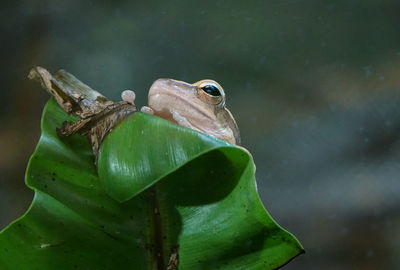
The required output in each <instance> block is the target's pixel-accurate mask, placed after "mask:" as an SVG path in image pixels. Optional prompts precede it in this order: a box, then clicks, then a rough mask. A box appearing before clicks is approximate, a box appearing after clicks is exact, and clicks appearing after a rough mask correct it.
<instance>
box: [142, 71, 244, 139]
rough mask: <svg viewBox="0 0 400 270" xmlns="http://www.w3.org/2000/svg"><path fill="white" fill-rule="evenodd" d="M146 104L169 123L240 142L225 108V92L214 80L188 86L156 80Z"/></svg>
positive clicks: (236, 130) (235, 126) (237, 130)
mask: <svg viewBox="0 0 400 270" xmlns="http://www.w3.org/2000/svg"><path fill="white" fill-rule="evenodd" d="M148 105H149V107H150V108H151V109H152V110H153V111H154V114H155V115H157V116H160V117H162V118H164V119H167V120H169V121H171V122H174V123H177V124H179V125H181V126H185V127H189V128H192V129H195V130H198V131H202V132H204V133H207V134H209V135H212V136H214V137H217V138H220V139H222V140H225V141H227V142H229V143H232V144H239V143H240V136H239V129H238V127H237V125H236V122H235V119H234V118H233V116H232V114H231V113H230V112H229V110H228V109H227V108H226V107H225V92H224V89H223V88H222V87H221V85H219V84H218V83H217V82H216V81H213V80H201V81H198V82H196V83H194V84H190V83H186V82H183V81H177V80H172V79H158V80H157V81H155V82H154V83H153V85H152V86H151V88H150V91H149V101H148Z"/></svg>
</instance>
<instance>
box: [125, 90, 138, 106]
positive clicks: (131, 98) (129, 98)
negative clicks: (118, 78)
mask: <svg viewBox="0 0 400 270" xmlns="http://www.w3.org/2000/svg"><path fill="white" fill-rule="evenodd" d="M121 98H122V100H123V101H126V102H129V103H131V104H132V105H135V98H136V94H135V92H133V91H132V90H125V91H123V92H122V93H121Z"/></svg>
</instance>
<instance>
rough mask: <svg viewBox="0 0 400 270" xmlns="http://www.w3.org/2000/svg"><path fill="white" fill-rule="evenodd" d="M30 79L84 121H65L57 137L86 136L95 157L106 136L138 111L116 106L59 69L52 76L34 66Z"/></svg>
mask: <svg viewBox="0 0 400 270" xmlns="http://www.w3.org/2000/svg"><path fill="white" fill-rule="evenodd" d="M28 78H29V79H33V80H36V81H39V82H40V84H41V85H42V87H43V88H44V89H45V90H46V91H47V92H49V93H50V94H51V95H52V96H53V97H54V98H55V100H56V101H57V103H58V104H59V105H60V107H61V108H62V109H63V110H64V111H65V112H66V113H68V114H71V113H72V114H74V115H77V116H79V117H80V118H81V119H80V120H78V121H77V122H73V123H67V122H65V123H64V124H63V125H62V127H61V128H60V129H57V133H58V135H59V136H70V135H72V134H75V133H79V134H81V135H86V136H87V137H88V138H89V141H90V143H91V145H92V149H93V153H94V154H95V156H96V157H97V154H98V150H99V147H100V145H101V142H102V141H103V139H104V137H105V136H106V135H107V133H108V132H109V131H111V129H112V128H113V127H115V126H116V125H117V124H118V123H119V122H120V121H122V120H123V119H124V118H126V117H127V116H128V115H130V114H131V113H134V112H136V111H137V108H136V106H135V105H132V104H130V103H128V102H125V101H120V102H116V103H114V102H113V101H111V100H109V99H107V98H106V97H105V96H103V95H102V94H100V93H99V92H97V91H95V90H93V89H92V88H90V87H89V86H87V85H86V84H84V83H82V82H81V81H79V80H78V79H77V78H76V77H74V76H73V75H72V74H70V73H68V72H66V71H65V70H60V71H58V72H57V73H56V74H54V76H53V75H51V74H50V72H48V71H47V70H46V69H44V68H42V67H35V68H33V69H31V71H30V72H29V75H28Z"/></svg>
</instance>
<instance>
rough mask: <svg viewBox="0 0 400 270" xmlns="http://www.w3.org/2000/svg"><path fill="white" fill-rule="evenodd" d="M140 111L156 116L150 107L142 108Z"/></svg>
mask: <svg viewBox="0 0 400 270" xmlns="http://www.w3.org/2000/svg"><path fill="white" fill-rule="evenodd" d="M140 111H141V112H144V113H147V114H151V115H153V114H154V111H153V109H152V108H150V107H148V106H143V107H142V108H140Z"/></svg>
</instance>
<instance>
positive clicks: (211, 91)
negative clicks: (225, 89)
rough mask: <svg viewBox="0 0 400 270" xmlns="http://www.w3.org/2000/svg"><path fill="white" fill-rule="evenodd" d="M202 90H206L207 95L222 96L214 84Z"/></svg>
mask: <svg viewBox="0 0 400 270" xmlns="http://www.w3.org/2000/svg"><path fill="white" fill-rule="evenodd" d="M201 89H203V90H204V92H206V93H207V94H210V95H212V96H216V97H217V96H220V95H221V92H220V91H219V90H218V88H217V87H216V86H214V85H212V84H209V85H206V86H203V87H202V88H201Z"/></svg>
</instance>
